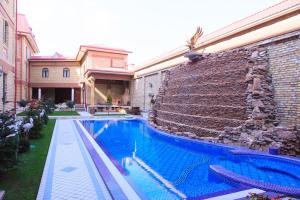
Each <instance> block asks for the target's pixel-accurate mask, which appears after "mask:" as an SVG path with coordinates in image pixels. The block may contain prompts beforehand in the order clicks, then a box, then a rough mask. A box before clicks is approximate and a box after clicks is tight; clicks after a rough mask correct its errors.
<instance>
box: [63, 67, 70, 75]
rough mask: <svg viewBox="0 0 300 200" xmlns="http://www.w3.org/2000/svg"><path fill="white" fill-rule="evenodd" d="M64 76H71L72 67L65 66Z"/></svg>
mask: <svg viewBox="0 0 300 200" xmlns="http://www.w3.org/2000/svg"><path fill="white" fill-rule="evenodd" d="M63 77H70V69H69V68H64V71H63Z"/></svg>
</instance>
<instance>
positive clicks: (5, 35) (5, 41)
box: [2, 19, 9, 46]
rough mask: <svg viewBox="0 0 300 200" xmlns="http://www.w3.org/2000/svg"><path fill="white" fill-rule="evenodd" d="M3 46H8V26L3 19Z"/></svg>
mask: <svg viewBox="0 0 300 200" xmlns="http://www.w3.org/2000/svg"><path fill="white" fill-rule="evenodd" d="M2 39H3V44H5V45H6V46H8V43H9V24H8V21H7V20H5V19H3V38H2Z"/></svg>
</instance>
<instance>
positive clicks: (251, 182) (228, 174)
mask: <svg viewBox="0 0 300 200" xmlns="http://www.w3.org/2000/svg"><path fill="white" fill-rule="evenodd" d="M209 168H210V170H211V171H212V172H213V173H215V174H216V175H219V176H220V177H221V178H223V179H225V180H226V181H233V182H236V183H240V184H242V185H246V186H251V187H254V188H259V189H262V190H266V191H271V192H276V193H280V194H287V195H291V196H293V197H297V198H299V197H300V189H299V188H296V187H287V186H282V185H276V184H273V183H265V182H261V181H258V180H255V179H251V178H249V177H247V176H243V175H240V174H237V173H234V172H232V171H229V170H227V169H225V168H224V167H222V166H219V165H210V166H209Z"/></svg>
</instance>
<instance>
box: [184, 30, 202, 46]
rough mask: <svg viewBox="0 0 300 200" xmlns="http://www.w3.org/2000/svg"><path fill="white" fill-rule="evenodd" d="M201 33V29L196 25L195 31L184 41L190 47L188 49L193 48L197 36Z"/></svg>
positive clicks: (197, 38)
mask: <svg viewBox="0 0 300 200" xmlns="http://www.w3.org/2000/svg"><path fill="white" fill-rule="evenodd" d="M202 35H203V30H202V28H201V27H200V26H198V27H197V30H196V33H195V34H194V35H193V36H192V37H191V39H189V40H187V41H186V43H187V44H186V46H187V47H188V48H189V49H190V51H192V50H194V49H195V46H196V43H197V41H198V40H199V38H200V37H201V36H202Z"/></svg>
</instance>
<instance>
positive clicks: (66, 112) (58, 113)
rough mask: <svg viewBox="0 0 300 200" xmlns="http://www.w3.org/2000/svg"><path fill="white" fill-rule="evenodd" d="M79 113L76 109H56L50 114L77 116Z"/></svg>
mask: <svg viewBox="0 0 300 200" xmlns="http://www.w3.org/2000/svg"><path fill="white" fill-rule="evenodd" d="M76 115H79V113H78V112H76V111H54V112H53V113H50V114H49V116H76Z"/></svg>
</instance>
